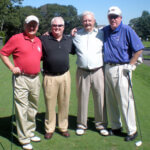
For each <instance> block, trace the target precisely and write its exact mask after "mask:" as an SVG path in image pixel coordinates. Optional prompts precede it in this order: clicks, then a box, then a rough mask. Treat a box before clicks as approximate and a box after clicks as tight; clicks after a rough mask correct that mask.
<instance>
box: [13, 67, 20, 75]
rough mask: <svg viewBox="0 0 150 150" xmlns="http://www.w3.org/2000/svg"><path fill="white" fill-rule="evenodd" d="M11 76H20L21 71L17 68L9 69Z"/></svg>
mask: <svg viewBox="0 0 150 150" xmlns="http://www.w3.org/2000/svg"><path fill="white" fill-rule="evenodd" d="M11 71H12V73H13V74H21V70H20V68H19V67H14V68H12V69H11Z"/></svg>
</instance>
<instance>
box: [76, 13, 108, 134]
mask: <svg viewBox="0 0 150 150" xmlns="http://www.w3.org/2000/svg"><path fill="white" fill-rule="evenodd" d="M82 24H83V29H80V30H78V31H77V32H76V33H75V36H74V38H73V42H74V44H75V46H76V54H77V72H76V89H77V97H78V114H77V130H76V134H77V135H83V134H84V132H85V130H86V129H87V117H88V116H87V114H88V101H89V94H90V89H91V90H92V94H93V100H94V115H95V126H96V129H97V130H98V131H99V132H100V134H101V135H105V136H106V135H108V134H109V133H108V131H107V130H106V126H107V115H106V108H105V101H104V74H103V31H102V30H98V29H96V28H95V27H94V25H95V18H94V14H93V13H92V12H88V11H86V12H84V13H83V14H82Z"/></svg>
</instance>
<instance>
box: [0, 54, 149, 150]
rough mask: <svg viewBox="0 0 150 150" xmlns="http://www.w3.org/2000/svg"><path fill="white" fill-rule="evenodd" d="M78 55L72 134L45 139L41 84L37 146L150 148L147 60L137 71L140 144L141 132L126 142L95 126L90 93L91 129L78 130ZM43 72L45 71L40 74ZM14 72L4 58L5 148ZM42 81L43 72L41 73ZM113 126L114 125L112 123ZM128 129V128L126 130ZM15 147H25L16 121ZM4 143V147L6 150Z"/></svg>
mask: <svg viewBox="0 0 150 150" xmlns="http://www.w3.org/2000/svg"><path fill="white" fill-rule="evenodd" d="M75 61H76V56H70V72H71V78H72V88H71V98H70V113H69V132H70V134H71V137H70V138H64V137H62V136H61V135H60V134H59V132H58V130H57V129H56V132H55V134H54V136H53V138H52V139H51V140H45V139H44V115H45V104H44V97H43V91H42V86H41V94H40V100H39V113H38V115H37V131H36V134H37V135H38V136H40V137H41V139H42V141H41V142H40V143H32V144H33V146H34V150H142V149H144V150H149V149H150V138H149V137H150V112H149V110H150V67H149V66H146V65H144V64H142V65H140V66H139V67H138V68H137V69H136V71H134V73H133V90H134V95H135V100H136V105H137V110H138V115H139V119H140V125H141V130H142V137H143V145H142V146H141V147H136V146H135V142H136V141H138V140H140V138H139V137H140V136H138V138H137V139H136V140H135V141H132V142H125V141H124V137H117V136H109V137H104V136H101V135H100V134H99V133H98V132H97V131H96V130H95V126H94V122H93V121H94V118H93V116H94V111H93V101H92V96H91V95H90V99H89V111H88V116H89V118H88V127H89V128H88V130H87V131H86V134H85V135H83V136H77V135H76V134H75V129H76V115H77V98H76V86H75V72H76V63H75ZM40 76H41V75H40ZM11 79H12V74H11V72H10V71H9V70H8V69H7V68H6V67H5V66H4V65H3V64H2V61H1V60H0V143H1V144H2V145H3V147H4V149H5V150H11V141H12V138H11V130H12V129H11V128H12V122H11V116H12V106H13V105H12V104H13V100H12V97H13V92H12V81H11ZM41 83H42V76H41ZM108 127H110V126H108ZM124 132H125V130H124ZM12 142H13V143H12V144H13V145H12V149H13V150H21V149H22V148H21V147H20V145H19V143H18V142H17V139H16V127H15V122H14V123H13V141H12ZM1 144H0V150H3V148H2V146H1Z"/></svg>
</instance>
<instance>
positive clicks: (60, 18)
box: [51, 16, 65, 25]
mask: <svg viewBox="0 0 150 150" xmlns="http://www.w3.org/2000/svg"><path fill="white" fill-rule="evenodd" d="M57 19H59V20H61V21H62V24H63V25H65V21H64V19H63V17H60V16H59V17H54V18H52V20H51V25H52V24H53V22H54V21H55V20H57Z"/></svg>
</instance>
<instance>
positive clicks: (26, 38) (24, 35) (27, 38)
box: [23, 32, 36, 42]
mask: <svg viewBox="0 0 150 150" xmlns="http://www.w3.org/2000/svg"><path fill="white" fill-rule="evenodd" d="M23 37H24V39H25V40H29V41H31V39H30V38H29V37H28V36H27V34H26V33H25V32H24V33H23ZM35 37H36V36H35ZM33 42H36V38H34V41H33Z"/></svg>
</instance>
